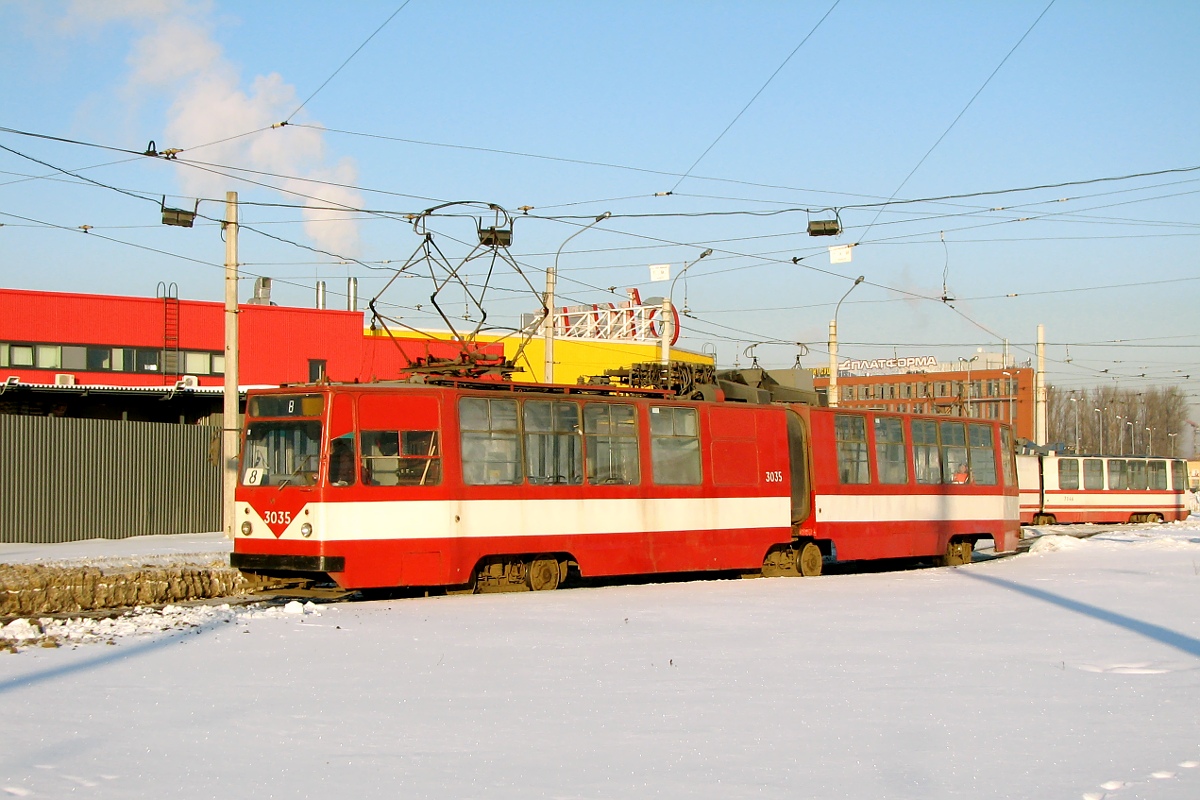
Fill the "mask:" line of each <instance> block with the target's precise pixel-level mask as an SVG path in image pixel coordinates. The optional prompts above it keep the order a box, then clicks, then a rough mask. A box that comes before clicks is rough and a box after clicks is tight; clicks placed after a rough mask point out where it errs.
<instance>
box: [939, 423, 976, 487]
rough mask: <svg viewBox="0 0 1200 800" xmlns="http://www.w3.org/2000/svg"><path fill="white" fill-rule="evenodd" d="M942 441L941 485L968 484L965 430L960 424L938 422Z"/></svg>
mask: <svg viewBox="0 0 1200 800" xmlns="http://www.w3.org/2000/svg"><path fill="white" fill-rule="evenodd" d="M938 432H939V433H940V434H941V441H942V483H969V482H970V480H971V473H970V471H969V470H968V468H967V430H966V427H965V426H964V425H963V423H961V422H940V423H938Z"/></svg>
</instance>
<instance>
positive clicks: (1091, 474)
mask: <svg viewBox="0 0 1200 800" xmlns="http://www.w3.org/2000/svg"><path fill="white" fill-rule="evenodd" d="M1083 488H1084V489H1087V490H1089V491H1099V490H1101V489H1103V488H1104V460H1103V459H1099V458H1085V459H1084V460H1083Z"/></svg>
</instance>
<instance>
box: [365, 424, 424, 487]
mask: <svg viewBox="0 0 1200 800" xmlns="http://www.w3.org/2000/svg"><path fill="white" fill-rule="evenodd" d="M360 444H361V446H362V466H363V483H365V484H367V485H369V486H436V485H437V484H439V483H441V482H442V457H441V450H440V448H439V445H438V432H437V431H363V432H362V434H361V438H360Z"/></svg>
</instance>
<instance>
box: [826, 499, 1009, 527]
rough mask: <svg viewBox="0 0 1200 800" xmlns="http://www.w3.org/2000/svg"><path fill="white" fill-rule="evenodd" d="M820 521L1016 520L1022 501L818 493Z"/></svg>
mask: <svg viewBox="0 0 1200 800" xmlns="http://www.w3.org/2000/svg"><path fill="white" fill-rule="evenodd" d="M816 501H817V508H816V511H817V522H904V521H907V520H912V521H923V522H925V521H952V520H988V519H993V520H994V519H1011V520H1016V519H1017V517H1018V515H1019V509H1020V507H1019V501H1018V500H1017V498H1016V497H1009V496H1006V495H940V494H938V495H928V494H925V495H921V494H885V495H841V494H825V495H818V496H817V498H816Z"/></svg>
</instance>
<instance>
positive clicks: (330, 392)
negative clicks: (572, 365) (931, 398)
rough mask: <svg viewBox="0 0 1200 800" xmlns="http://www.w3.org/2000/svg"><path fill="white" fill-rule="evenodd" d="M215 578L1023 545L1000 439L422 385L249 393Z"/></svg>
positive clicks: (822, 412)
mask: <svg viewBox="0 0 1200 800" xmlns="http://www.w3.org/2000/svg"><path fill="white" fill-rule="evenodd" d="M239 473H240V479H239V485H238V489H237V495H236V507H237V511H236V513H237V522H236V524H235V541H234V549H233V554H232V557H231V563H232V564H233V565H234V566H235V567H238V568H240V569H242V570H244V571H248V572H258V573H264V574H271V575H276V576H279V575H284V576H297V577H305V576H307V577H313V578H317V579H324V578H328V579H332V580H333V581H335V582H336V583H337V584H338V585H339V586H341V587H343V588H346V589H364V588H372V587H448V588H449V587H456V588H458V589H467V590H476V591H497V590H519V589H554V588H556V587H558V586H560V585H561V584H562V583H563V582H564V581H567V580H568V579H569V578H571V577H572V576H576V575H578V576H583V577H593V576H621V575H647V574H658V573H680V572H703V571H741V572H743V573H759V572H761V573H762V574H763V575H767V576H782V575H797V576H799V575H817V574H819V573H820V572H821V570H822V567H823V565H824V564H829V563H834V562H844V561H861V560H870V559H891V558H931V559H936V560H938V561H939V562H940V563H943V564H962V563H965V562H967V561H969V560H970V559H971V552H972V549H973V547H974V546H975V544H976V543H977V542H979V541H980V540H992V541H994V543H995V547H996V550H998V551H1007V550H1014V549H1015V548H1016V545H1017V540H1018V538H1019V533H1020V528H1019V521H1018V487H1017V476H1016V462H1015V456H1014V449H1013V439H1012V433H1011V430H1010V429H1009V427H1008V426H1006V425H1002V424H999V423H997V422H994V421H985V420H976V419H960V418H948V417H933V416H929V417H926V416H917V415H910V414H893V413H882V412H880V413H876V412H870V411H861V410H851V409H831V408H818V407H812V406H808V405H798V404H786V403H771V402H757V403H756V402H727V401H724V400H723V398H722V397H721V396H720V393H717V399H716V400H685V399H680V398H679V397H677V396H674V395H673V394H672V393H670V392H666V391H656V390H636V389H627V388H626V389H617V388H609V387H596V386H561V385H537V384H522V383H513V382H496V381H483V380H477V379H476V380H472V379H462V378H441V379H436V378H432V377H429V376H424V377H417V378H414V379H413V380H412V381H411V382H396V383H387V384H382V383H381V384H362V385H359V384H353V385H338V384H318V385H311V386H295V387H281V388H277V389H268V390H261V391H253V392H251V393H250V395H249V398H248V403H247V415H246V423H245V430H244V432H243V442H242V451H241V465H240V471H239Z"/></svg>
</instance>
